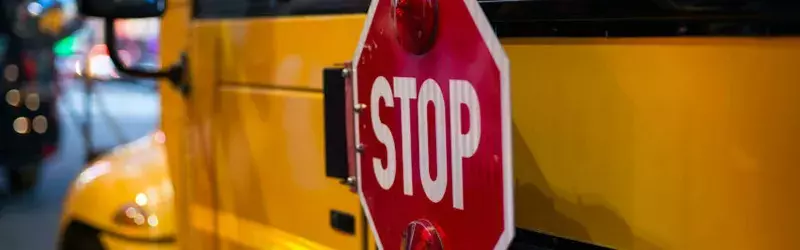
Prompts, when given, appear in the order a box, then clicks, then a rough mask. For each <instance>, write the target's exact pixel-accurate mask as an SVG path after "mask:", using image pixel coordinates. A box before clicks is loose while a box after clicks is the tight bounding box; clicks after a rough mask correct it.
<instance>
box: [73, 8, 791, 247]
mask: <svg viewBox="0 0 800 250" xmlns="http://www.w3.org/2000/svg"><path fill="white" fill-rule="evenodd" d="M410 1H414V0H410ZM420 1H433V0H420ZM479 2H480V3H481V7H482V9H483V10H484V12H485V13H486V15H487V17H488V18H489V20H490V21H491V22H492V24H493V26H494V28H495V32H496V34H497V35H498V36H499V37H500V38H501V42H502V43H503V46H504V48H505V51H506V53H507V54H508V57H509V59H510V62H511V82H512V86H511V88H512V92H511V93H512V94H511V95H512V110H513V118H512V119H513V133H512V136H513V160H514V166H515V167H514V169H515V173H514V180H515V184H514V187H515V190H514V194H515V211H516V214H515V218H516V234H515V235H516V236H515V238H514V242H513V243H512V248H513V249H593V248H614V249H794V248H800V241H798V240H796V238H795V237H794V236H795V234H796V232H798V231H800V226H798V225H800V215H798V214H797V213H795V211H797V210H798V208H800V203H798V202H797V201H796V199H794V197H793V193H794V190H798V188H800V184H798V182H797V181H796V176H798V173H799V171H800V170H798V168H797V167H796V166H798V160H800V158H798V155H800V145H798V143H800V141H799V140H798V139H797V138H800V84H798V81H800V73H799V72H800V71H798V70H797V69H796V67H795V65H796V64H797V63H798V60H800V59H798V58H800V43H798V42H800V39H798V38H797V37H796V35H797V34H798V32H800V26H798V24H799V23H798V19H797V18H796V17H794V16H793V13H796V11H797V10H798V5H797V4H794V3H788V2H783V1H768V0H730V1H728V0H723V1H705V0H651V1H644V0H643V1H623V0H611V1H592V0H571V1H567V0H563V1H562V0H551V1H524V0H520V1H479ZM369 4H370V1H366V0H353V1H346V0H289V1H261V0H225V1H222V0H169V1H163V0H162V1H144V0H142V1H134V0H131V1H127V2H125V3H124V4H121V3H117V2H113V1H103V0H96V1H95V0H84V1H83V2H82V5H81V8H82V9H81V10H82V11H83V13H85V14H87V15H93V16H100V17H106V18H108V20H109V21H108V23H112V22H113V19H118V18H136V17H151V16H159V15H162V14H164V16H163V19H162V29H161V30H162V34H163V35H162V38H161V46H162V48H161V51H162V59H163V60H162V61H163V62H165V66H162V67H163V70H161V71H158V72H148V71H144V70H139V69H132V68H126V67H124V65H123V66H120V71H122V72H124V73H128V74H132V75H137V76H144V77H148V76H149V77H162V79H163V80H162V83H163V84H162V88H161V94H162V107H163V110H162V124H161V130H162V131H163V134H156V135H153V136H152V137H148V138H145V139H143V140H144V142H141V143H139V144H136V145H137V146H135V147H134V146H126V148H124V150H123V149H121V151H119V152H118V153H117V154H112V155H110V156H108V158H101V159H100V160H99V161H98V162H95V163H94V165H92V166H90V167H89V168H87V171H88V172H89V174H86V171H85V172H84V173H82V176H89V177H95V178H94V179H91V178H84V179H83V180H87V179H89V181H83V182H81V183H80V186H81V187H80V188H74V189H73V190H72V191H71V197H73V198H71V199H70V200H69V201H68V202H72V203H71V204H70V205H68V209H67V211H68V212H66V214H65V218H67V219H66V220H65V221H66V222H65V224H69V223H72V222H74V221H79V220H82V221H83V222H82V224H84V226H86V227H89V228H93V229H94V230H95V231H92V232H94V233H95V234H94V236H92V237H96V235H97V234H98V233H99V234H101V235H103V234H105V235H106V236H107V235H118V236H119V235H122V236H119V237H118V238H126V237H127V238H134V237H128V236H124V235H134V236H136V237H135V238H136V241H135V244H138V245H137V246H139V247H142V248H145V249H147V247H150V248H154V247H170V248H171V247H175V248H181V249H375V248H376V243H375V241H374V239H373V238H372V236H371V233H370V232H369V229H368V228H369V227H368V226H367V225H366V223H367V221H366V220H365V218H364V216H363V212H362V208H361V207H360V204H359V201H358V196H357V194H356V193H355V192H353V191H352V189H351V187H350V186H348V184H350V183H351V181H352V179H349V180H350V182H349V181H348V180H342V179H340V178H333V177H328V176H326V173H329V172H328V171H327V170H329V169H327V168H330V167H335V166H328V165H326V160H327V159H326V153H325V152H326V151H327V150H331V149H334V148H335V147H342V146H343V144H336V145H334V144H335V143H334V142H331V141H326V140H325V131H326V125H327V124H330V123H331V122H334V121H335V119H328V118H326V116H325V115H324V114H325V109H326V108H327V106H325V105H334V104H330V103H327V102H326V103H325V104H323V100H327V99H325V94H324V93H325V92H324V87H325V86H326V84H328V81H336V79H335V78H336V77H335V75H336V74H323V72H331V71H333V72H335V71H336V69H339V70H341V67H342V66H341V65H342V64H343V63H346V62H348V61H350V60H351V59H352V56H353V52H354V51H355V48H356V46H357V42H358V38H359V34H360V32H361V29H362V27H363V24H364V22H365V11H366V10H367V8H368V6H369ZM106 28H107V29H113V27H110V26H106ZM107 33H109V34H113V32H107ZM112 42H113V41H112ZM110 51H112V54H113V53H114V52H113V51H114V50H113V49H110ZM112 59H114V56H112ZM114 60H116V61H117V62H118V61H119V60H118V58H117V59H114ZM118 65H119V63H118ZM326 69H327V70H328V71H326ZM339 80H341V79H339ZM338 121H340V122H343V119H341V118H340V119H339V120H338ZM153 138H160V139H153ZM164 139H165V140H164ZM153 141H157V142H158V143H152V142H153ZM139 154H147V157H150V158H148V159H157V160H153V161H149V160H147V161H143V160H142V161H139V162H146V164H144V163H142V164H143V165H147V166H148V168H147V169H153V168H156V169H158V168H161V169H164V171H146V172H147V173H148V174H142V173H141V172H137V171H134V170H132V169H135V167H136V166H137V165H136V164H135V163H130V159H137V155H139ZM120 157H121V158H120ZM123 165H124V166H123ZM154 166H155V167H154ZM98 169H101V170H103V171H100V170H98ZM115 169H126V171H127V172H125V171H116V172H117V174H116V176H118V177H119V176H120V175H122V176H123V177H124V176H125V175H126V174H127V175H129V176H128V177H129V178H116V179H114V180H118V181H120V183H128V182H130V183H140V184H141V183H155V184H158V185H165V184H164V183H165V182H163V181H153V179H158V180H161V179H162V178H166V179H168V180H169V183H170V184H169V185H171V186H172V187H173V189H172V190H174V196H165V197H168V199H167V200H166V201H164V202H162V203H160V204H161V205H159V206H156V207H150V206H148V207H144V206H141V207H138V206H135V205H131V206H128V207H134V208H133V209H134V210H136V211H139V210H142V211H144V210H147V211H145V212H148V211H149V213H152V211H165V212H164V214H165V216H163V217H160V218H161V221H162V222H164V223H163V224H159V225H158V226H151V227H147V226H146V225H145V226H142V227H138V228H137V227H136V225H133V224H137V223H133V224H131V225H133V226H126V225H125V223H126V222H125V221H130V220H125V219H123V220H121V221H123V222H120V223H116V224H115V222H113V221H112V219H111V218H112V217H113V216H114V214H119V211H120V210H118V209H117V210H114V209H116V208H117V207H119V206H122V204H111V203H108V202H106V203H104V202H102V201H100V200H102V197H113V199H109V202H118V203H125V202H126V200H127V202H128V203H133V202H134V200H135V199H137V198H139V197H138V195H133V194H135V193H136V192H140V191H137V190H138V189H144V188H146V187H147V185H143V184H142V185H133V184H131V185H123V184H120V183H116V184H114V185H118V186H120V185H122V186H130V187H137V188H138V189H137V188H128V189H125V190H123V191H118V190H112V189H107V188H101V187H95V188H91V186H102V185H111V183H110V182H100V183H98V184H94V183H93V181H92V180H94V181H97V180H102V179H103V178H102V175H103V174H97V173H98V172H101V173H104V174H106V175H111V174H108V173H112V172H115ZM167 170H168V171H167ZM132 172H136V173H138V175H135V174H132ZM98 176H100V177H98ZM166 176H168V177H166ZM338 177H342V176H338ZM79 179H80V178H79ZM143 179H146V180H143ZM355 181H357V180H355ZM164 190H167V191H164V192H167V193H171V192H172V190H168V189H164ZM75 197H92V198H93V199H88V198H87V199H84V202H89V201H90V200H93V202H94V203H96V204H95V206H93V207H90V206H88V205H81V204H78V203H79V202H77V201H78V200H80V199H78V198H75ZM137 203H138V202H137ZM97 204H103V205H102V206H97ZM142 207H143V208H142ZM148 209H152V210H148ZM159 209H161V210H159ZM72 215H76V216H72ZM76 218H77V219H76ZM139 218H140V219H141V218H142V217H139ZM134 222H135V221H134ZM140 222H143V221H141V220H140ZM129 224H130V223H129ZM138 224H139V225H140V226H141V225H142V224H145V223H138ZM162 225H163V226H162ZM104 237H105V236H104ZM165 237H166V238H168V240H161V241H159V240H158V239H164V238H165ZM122 241H124V239H123V240H122ZM132 241H133V240H132ZM130 244H133V243H130ZM96 246H97V247H98V249H102V248H103V246H106V247H108V244H97V245H96ZM384 246H385V247H386V248H395V247H398V246H400V243H399V242H398V243H396V244H395V243H392V242H389V243H385V245H384ZM109 248H110V247H109Z"/></svg>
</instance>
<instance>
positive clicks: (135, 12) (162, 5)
mask: <svg viewBox="0 0 800 250" xmlns="http://www.w3.org/2000/svg"><path fill="white" fill-rule="evenodd" d="M166 4H167V0H78V10H79V11H80V13H81V14H83V15H86V16H91V17H102V18H147V17H160V16H162V15H163V14H164V10H165V9H166Z"/></svg>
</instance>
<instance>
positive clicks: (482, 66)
mask: <svg viewBox="0 0 800 250" xmlns="http://www.w3.org/2000/svg"><path fill="white" fill-rule="evenodd" d="M398 1H401V0H398ZM374 4H377V6H375V7H374V8H375V10H374V14H373V15H372V17H373V19H372V22H371V25H370V26H369V30H368V33H367V35H366V38H365V39H364V38H362V39H363V40H362V41H363V43H362V45H361V47H363V49H362V50H361V54H360V55H357V61H355V63H356V65H354V67H355V69H356V71H355V73H356V75H355V79H356V91H357V93H356V96H357V102H358V103H363V104H367V105H370V100H371V91H372V88H373V87H374V86H373V85H374V82H375V80H376V79H377V78H379V77H381V76H382V77H385V78H386V79H387V80H388V82H389V85H390V89H392V91H393V93H394V91H395V89H394V80H393V77H415V78H416V91H417V94H419V91H420V88H421V86H422V83H423V81H425V80H426V79H433V80H435V81H436V82H437V83H438V86H439V87H440V89H441V91H442V96H443V97H444V100H443V101H444V103H445V104H447V103H449V102H450V96H451V94H455V93H451V90H450V87H449V86H450V85H449V81H450V80H451V79H460V80H467V81H469V82H471V83H472V87H474V89H475V91H476V92H477V93H478V100H479V103H480V117H481V120H480V127H481V134H480V137H479V147H478V149H477V151H476V152H475V154H474V155H472V157H470V158H466V159H463V194H464V209H463V210H460V209H456V208H454V207H453V206H454V205H453V204H454V202H453V190H452V187H451V184H452V183H451V182H452V177H450V176H452V175H451V174H452V173H451V172H452V171H451V169H450V167H449V166H448V168H447V169H448V171H447V173H437V164H436V162H437V154H436V150H435V149H436V136H435V133H436V128H437V126H444V127H446V128H448V129H449V128H450V121H449V118H450V115H451V114H450V110H449V107H447V108H444V111H443V112H445V115H444V117H446V119H444V121H443V122H440V123H438V124H437V122H436V119H435V113H436V112H435V111H434V105H432V104H430V103H428V105H427V110H428V111H427V113H428V114H427V120H428V127H427V132H428V149H429V152H428V155H427V156H428V159H429V162H430V165H429V168H428V169H429V171H430V173H431V175H432V177H433V178H437V177H436V176H439V175H443V174H446V175H447V176H448V179H449V181H448V183H447V185H446V191H445V193H444V196H443V198H442V199H441V200H439V201H438V202H432V201H431V200H430V199H429V198H428V197H426V194H425V192H424V191H423V184H422V181H421V179H420V170H419V161H420V157H419V129H418V122H419V119H418V118H417V110H418V105H417V100H416V99H412V100H410V108H409V110H411V111H412V112H411V115H410V123H409V124H411V126H410V134H408V135H406V136H407V137H408V138H407V141H408V142H409V144H410V145H411V146H410V149H411V150H410V152H411V157H410V160H411V162H412V163H413V167H412V168H411V170H412V171H411V172H412V175H411V176H413V178H412V187H413V188H412V189H413V195H412V196H409V195H406V194H405V193H404V183H403V181H404V179H403V178H404V173H403V136H404V135H402V128H401V124H402V122H401V105H400V99H398V98H397V97H396V96H394V98H392V101H393V103H392V105H391V106H392V107H390V106H389V105H387V103H386V101H384V100H381V101H380V102H379V105H378V106H377V107H375V106H370V107H368V108H367V110H364V111H363V112H360V113H359V114H358V116H357V118H356V120H357V124H356V126H357V131H358V142H360V143H362V144H363V147H364V149H363V152H361V153H360V154H359V155H358V157H357V159H358V162H359V165H358V168H359V186H360V194H361V195H362V196H363V200H362V202H363V203H365V206H366V207H367V210H368V213H369V217H371V220H372V222H373V223H374V226H375V230H376V231H377V234H378V238H379V240H380V242H381V243H382V246H383V247H384V249H397V248H396V247H402V245H401V244H400V243H401V242H403V236H404V231H405V230H406V228H407V226H408V225H409V223H411V222H413V221H417V220H419V219H426V220H428V221H430V222H431V223H432V224H433V225H435V227H436V228H438V229H439V230H438V234H439V236H440V237H441V240H442V245H443V246H444V249H492V248H494V247H495V245H496V244H497V242H498V239H499V238H500V236H501V234H502V233H503V232H504V230H505V229H506V228H505V226H504V209H505V205H504V192H506V190H504V162H503V161H504V160H503V159H504V157H503V150H504V149H503V139H502V138H503V132H502V129H501V128H502V126H503V123H502V122H501V120H502V119H501V118H503V115H502V114H503V112H502V110H501V106H502V103H503V101H502V98H501V93H502V87H501V84H500V81H501V71H500V69H499V68H498V66H497V65H496V62H495V61H494V59H493V57H492V55H491V54H490V52H489V49H488V48H487V45H486V44H485V42H484V41H483V39H482V37H481V34H480V33H479V31H478V29H477V28H476V25H475V24H474V23H473V20H472V16H471V15H470V13H469V12H468V9H467V7H466V5H465V4H464V1H460V0H459V1H440V2H439V3H438V14H437V15H438V18H437V19H438V21H437V22H438V23H437V25H436V27H437V28H436V29H435V33H434V34H431V36H435V37H436V39H435V40H436V41H435V43H432V44H431V47H430V50H429V51H427V53H425V54H422V55H416V54H415V53H413V52H414V51H413V50H411V51H409V50H408V49H407V48H406V46H404V43H403V42H402V40H400V42H398V40H397V37H398V35H400V36H402V34H397V32H404V29H394V27H393V26H394V25H395V24H394V23H395V22H394V20H392V17H393V15H392V12H393V11H395V9H394V8H393V6H392V1H390V0H380V1H378V2H377V3H374ZM361 47H360V48H361ZM417 98H419V97H417ZM375 108H377V109H378V114H379V117H380V120H381V122H382V123H384V124H386V125H387V126H388V127H389V130H390V131H391V138H393V141H394V144H395V145H394V148H393V150H394V151H395V152H396V154H395V156H396V162H395V163H396V165H395V167H396V173H395V175H394V182H393V184H392V186H391V187H390V188H389V189H388V190H385V189H384V188H382V187H381V186H380V184H379V182H378V178H377V177H376V170H375V167H376V166H374V165H373V160H374V159H378V160H379V161H380V162H381V164H382V167H383V168H386V167H387V162H386V161H387V147H386V146H385V145H384V144H383V143H381V142H380V141H379V140H378V137H377V136H376V132H375V131H376V130H375V128H374V127H373V126H372V119H373V118H375V117H372V114H371V110H372V109H375ZM460 110H461V112H462V116H461V124H462V125H461V126H462V129H463V130H468V129H470V128H469V127H468V125H469V121H468V119H469V117H470V115H471V114H469V112H467V111H465V108H464V107H461V108H460ZM440 121H441V120H440ZM449 133H450V131H449V130H448V131H447V133H446V136H445V140H446V141H447V142H448V145H447V147H446V151H447V153H446V155H447V165H452V162H451V160H450V154H451V152H452V151H453V147H452V145H450V143H449V141H450V140H451V136H450V134H449ZM389 150H392V149H389ZM507 192H510V190H507ZM512 207H513V206H512ZM505 218H510V217H505ZM508 230H511V231H513V230H514V228H509V229H508Z"/></svg>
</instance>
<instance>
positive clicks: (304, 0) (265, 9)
mask: <svg viewBox="0 0 800 250" xmlns="http://www.w3.org/2000/svg"><path fill="white" fill-rule="evenodd" d="M369 3H370V1H369V0H295V1H281V0H196V1H194V17H195V18H236V17H239V18H241V17H257V16H288V15H319V14H348V13H366V12H367V8H369Z"/></svg>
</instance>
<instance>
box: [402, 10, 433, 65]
mask: <svg viewBox="0 0 800 250" xmlns="http://www.w3.org/2000/svg"><path fill="white" fill-rule="evenodd" d="M392 5H393V7H394V12H392V13H393V15H394V16H393V18H394V22H395V28H396V29H397V31H396V32H397V40H398V42H399V43H400V44H401V46H403V48H405V49H406V51H408V52H410V53H413V54H417V55H419V54H423V53H425V52H427V51H428V50H429V49H430V48H431V46H433V43H434V41H435V38H436V9H437V8H436V7H437V0H393V1H392Z"/></svg>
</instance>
